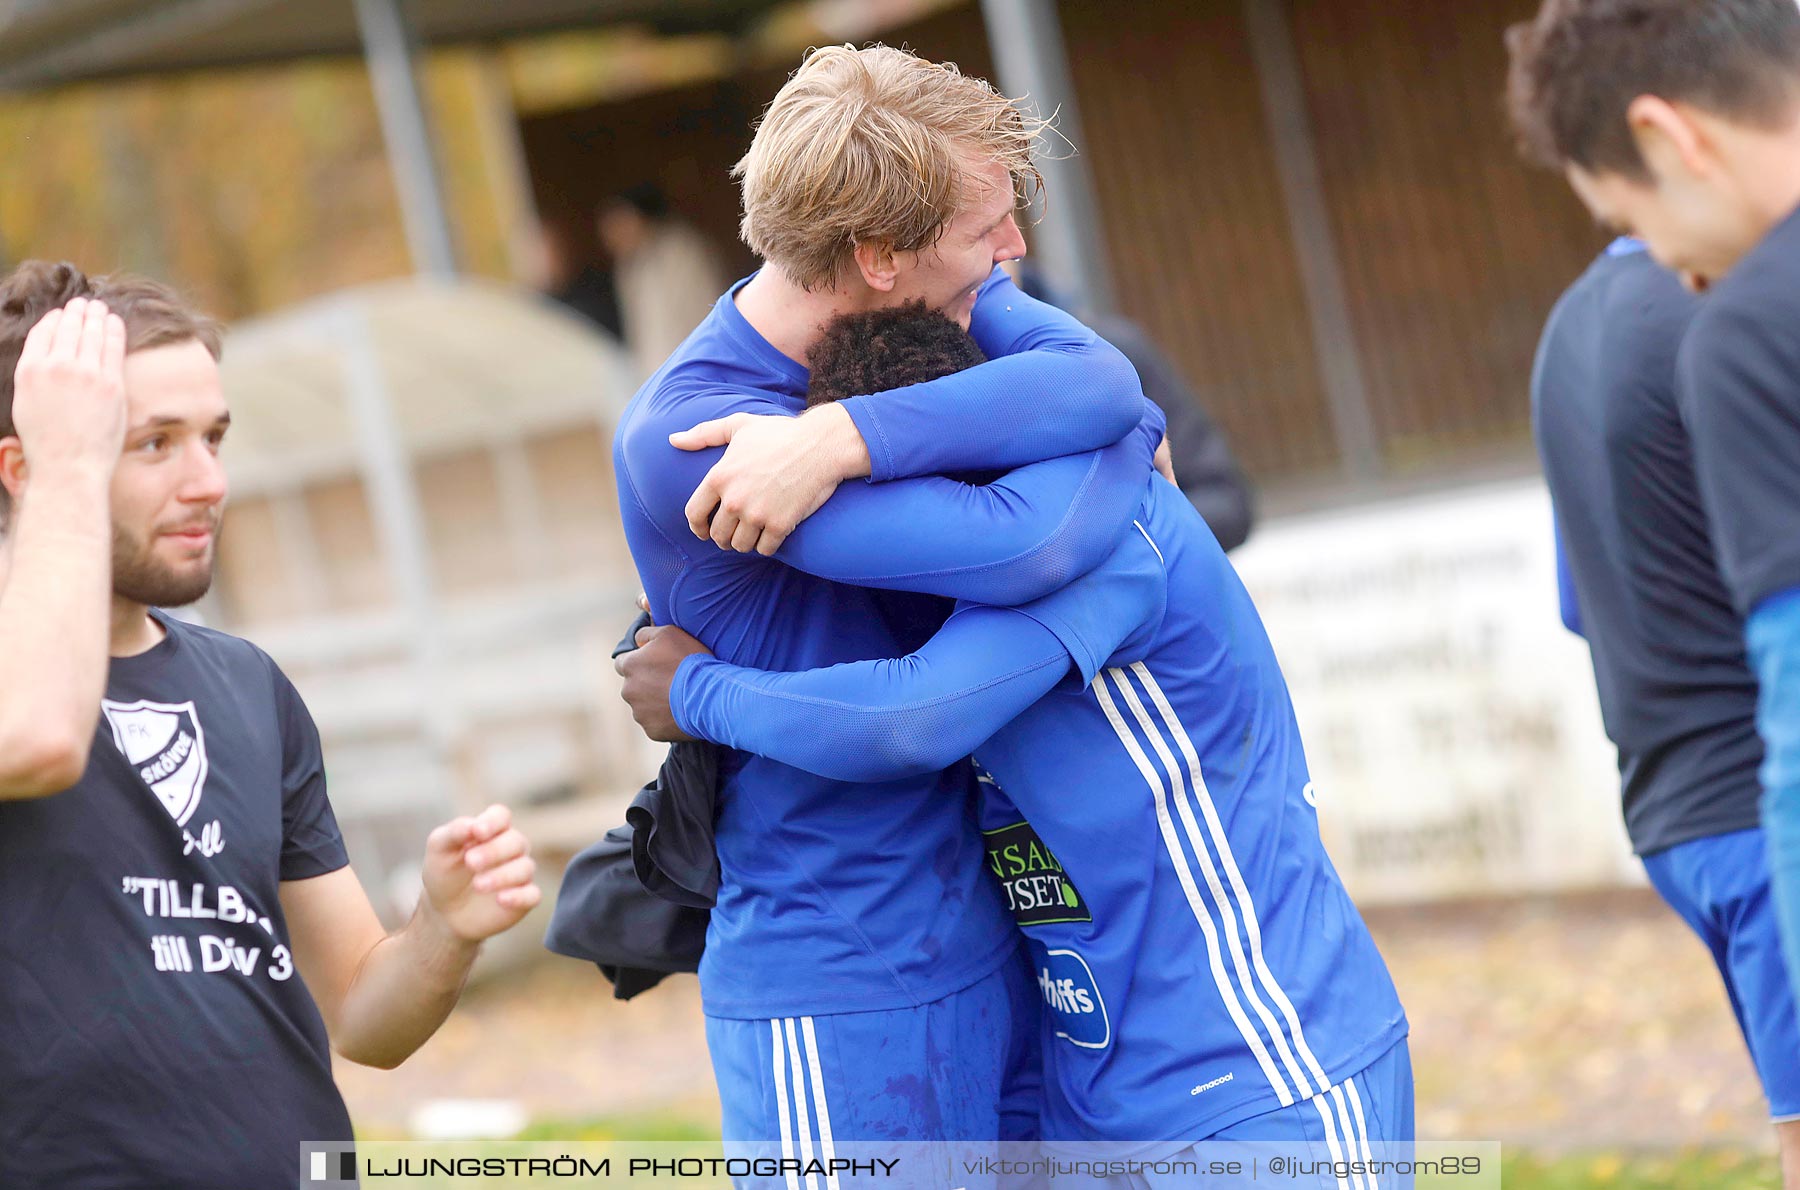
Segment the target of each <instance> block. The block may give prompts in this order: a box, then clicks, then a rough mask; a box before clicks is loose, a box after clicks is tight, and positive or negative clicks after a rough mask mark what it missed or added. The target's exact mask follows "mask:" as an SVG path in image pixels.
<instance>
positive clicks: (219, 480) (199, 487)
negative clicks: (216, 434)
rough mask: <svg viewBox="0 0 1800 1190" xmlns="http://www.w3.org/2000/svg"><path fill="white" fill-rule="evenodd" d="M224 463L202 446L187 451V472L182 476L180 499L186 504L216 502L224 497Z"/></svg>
mask: <svg viewBox="0 0 1800 1190" xmlns="http://www.w3.org/2000/svg"><path fill="white" fill-rule="evenodd" d="M225 489H226V483H225V464H224V463H222V462H220V461H219V456H218V455H216V454H214V453H213V452H212V451H211V450H210V449H208V448H207V447H204V446H196V447H194V448H193V449H192V450H191V451H190V452H189V461H188V465H187V474H186V475H185V476H184V477H183V483H182V485H181V492H180V499H181V500H182V502H183V503H187V504H217V503H219V502H220V501H221V500H223V499H225Z"/></svg>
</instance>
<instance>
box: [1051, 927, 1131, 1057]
mask: <svg viewBox="0 0 1800 1190" xmlns="http://www.w3.org/2000/svg"><path fill="white" fill-rule="evenodd" d="M1037 969H1038V991H1040V992H1042V993H1043V996H1044V1004H1045V1006H1046V1007H1048V1008H1049V1009H1050V1017H1051V1020H1052V1021H1053V1023H1054V1028H1055V1031H1056V1035H1057V1036H1058V1037H1061V1038H1063V1039H1065V1040H1067V1041H1068V1042H1069V1043H1070V1044H1072V1045H1078V1046H1080V1047H1082V1048H1083V1049H1093V1050H1097V1049H1105V1048H1106V1047H1107V1046H1108V1045H1109V1044H1111V1042H1112V1020H1111V1018H1110V1017H1108V1016H1107V1014H1106V1001H1105V999H1104V998H1102V997H1101V995H1100V986H1099V985H1098V984H1097V983H1095V982H1094V972H1093V969H1092V968H1091V967H1089V966H1088V965H1087V960H1086V959H1084V958H1082V957H1081V956H1080V955H1078V954H1076V953H1075V952H1074V951H1072V950H1044V951H1040V952H1039V958H1038V963H1037Z"/></svg>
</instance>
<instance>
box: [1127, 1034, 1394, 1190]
mask: <svg viewBox="0 0 1800 1190" xmlns="http://www.w3.org/2000/svg"><path fill="white" fill-rule="evenodd" d="M1412 1139H1413V1076H1412V1054H1411V1051H1409V1050H1408V1049H1407V1046H1406V1039H1405V1038H1404V1037H1403V1038H1401V1039H1400V1040H1399V1041H1397V1042H1395V1043H1394V1045H1393V1046H1392V1048H1390V1049H1389V1050H1388V1051H1387V1052H1386V1053H1384V1054H1382V1055H1381V1057H1379V1058H1377V1059H1375V1060H1374V1061H1373V1062H1371V1063H1369V1065H1368V1066H1366V1067H1364V1068H1363V1069H1362V1070H1361V1071H1359V1072H1357V1073H1356V1074H1353V1075H1351V1076H1350V1077H1349V1078H1347V1079H1344V1080H1342V1081H1341V1082H1339V1083H1337V1084H1335V1085H1333V1086H1331V1087H1328V1088H1327V1089H1326V1090H1324V1091H1323V1092H1321V1093H1320V1094H1318V1095H1315V1096H1313V1097H1312V1098H1311V1099H1302V1100H1300V1101H1299V1102H1297V1103H1294V1104H1291V1105H1289V1106H1287V1107H1278V1108H1276V1109H1275V1110H1274V1111H1270V1112H1264V1113H1263V1114H1262V1115H1260V1116H1251V1117H1250V1118H1249V1119H1248V1120H1239V1121H1238V1122H1237V1123H1235V1124H1233V1125H1231V1126H1230V1127H1228V1128H1225V1129H1223V1130H1221V1131H1219V1132H1215V1133H1214V1134H1213V1135H1211V1136H1209V1137H1207V1138H1206V1139H1205V1140H1203V1141H1201V1142H1200V1143H1199V1144H1197V1145H1192V1146H1190V1147H1188V1148H1186V1149H1183V1150H1181V1151H1180V1152H1177V1153H1170V1154H1167V1155H1157V1156H1156V1157H1154V1160H1155V1161H1156V1162H1159V1163H1163V1164H1171V1163H1178V1162H1183V1161H1187V1162H1192V1163H1194V1164H1196V1165H1198V1166H1199V1167H1200V1168H1201V1169H1205V1168H1206V1165H1207V1163H1208V1162H1210V1161H1215V1160H1219V1161H1225V1160H1230V1159H1232V1158H1234V1157H1237V1158H1240V1159H1242V1160H1244V1161H1246V1162H1247V1161H1248V1160H1249V1159H1250V1157H1251V1155H1253V1154H1254V1155H1255V1156H1257V1157H1258V1158H1259V1159H1261V1160H1262V1161H1264V1162H1267V1160H1268V1158H1269V1156H1270V1155H1271V1154H1272V1153H1275V1152H1278V1153H1280V1154H1281V1155H1283V1156H1285V1157H1287V1158H1289V1159H1295V1158H1299V1159H1302V1160H1304V1161H1306V1162H1307V1165H1308V1168H1309V1170H1310V1169H1311V1168H1312V1167H1313V1166H1314V1165H1316V1166H1317V1167H1318V1170H1317V1173H1316V1176H1301V1175H1299V1174H1293V1175H1291V1176H1284V1177H1282V1178H1280V1179H1279V1184H1280V1185H1281V1186H1284V1187H1290V1188H1292V1190H1315V1188H1316V1190H1411V1187H1412V1185H1413V1179H1412V1176H1411V1175H1410V1174H1405V1175H1402V1174H1391V1173H1386V1172H1382V1173H1378V1174H1375V1175H1373V1176H1371V1175H1369V1174H1367V1173H1362V1172H1357V1173H1355V1174H1353V1175H1351V1176H1346V1177H1342V1178H1340V1177H1339V1176H1338V1174H1337V1172H1336V1169H1337V1167H1338V1166H1339V1165H1347V1164H1348V1163H1352V1162H1358V1161H1361V1162H1365V1163H1371V1164H1372V1163H1373V1162H1375V1161H1392V1162H1407V1161H1410V1160H1411V1158H1412V1155H1413V1154H1412V1146H1411V1144H1410V1143H1409V1142H1411V1141H1412ZM1237 1144H1244V1145H1249V1146H1257V1147H1252V1148H1245V1149H1241V1150H1238V1149H1234V1147H1233V1146H1235V1145H1237ZM1264 1144H1267V1145H1269V1146H1271V1147H1270V1148H1269V1149H1264V1148H1261V1147H1260V1146H1262V1145H1264ZM1371 1145H1374V1146H1376V1147H1374V1148H1371ZM1328 1169H1329V1170H1330V1172H1326V1171H1327V1170H1328ZM1248 1184H1249V1181H1248V1179H1247V1178H1245V1177H1244V1176H1242V1175H1235V1176H1231V1175H1226V1176H1225V1177H1224V1179H1223V1180H1214V1181H1211V1182H1209V1181H1208V1180H1207V1179H1206V1177H1205V1175H1202V1176H1201V1178H1200V1180H1199V1181H1198V1182H1196V1181H1195V1179H1194V1175H1193V1174H1191V1173H1187V1172H1179V1173H1171V1174H1168V1175H1166V1176H1165V1175H1162V1174H1158V1173H1154V1172H1150V1173H1134V1174H1125V1175H1121V1176H1120V1177H1115V1178H1112V1179H1109V1187H1111V1188H1112V1190H1174V1188H1175V1187H1177V1186H1179V1187H1182V1188H1183V1190H1191V1188H1193V1187H1197V1186H1198V1187H1207V1186H1214V1185H1216V1186H1218V1187H1220V1188H1221V1190H1222V1188H1223V1187H1227V1186H1240V1185H1248Z"/></svg>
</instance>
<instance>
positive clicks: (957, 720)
mask: <svg viewBox="0 0 1800 1190" xmlns="http://www.w3.org/2000/svg"><path fill="white" fill-rule="evenodd" d="M1068 671H1069V654H1068V651H1067V650H1066V649H1064V648H1063V644H1062V642H1061V641H1060V640H1058V639H1057V637H1056V635H1055V634H1054V633H1053V632H1051V631H1050V630H1049V629H1048V628H1045V627H1043V626H1042V625H1041V624H1039V623H1038V622H1037V621H1036V620H1034V619H1032V618H1031V617H1030V616H1026V615H1022V614H1020V613H1019V612H1015V611H1012V610H1009V609H1006V608H993V607H969V608H965V609H963V610H961V611H959V612H957V613H956V614H955V615H953V616H951V617H950V619H949V621H948V622H947V623H946V624H945V625H944V627H943V628H942V629H940V630H939V631H938V634H937V635H936V636H934V637H932V638H931V640H930V641H928V642H927V643H926V644H925V646H924V647H923V648H922V649H920V650H919V651H918V652H916V653H914V654H912V655H911V656H907V657H900V658H897V659H893V660H879V661H857V662H853V663H850V664H847V665H833V666H829V667H827V668H824V669H812V670H806V671H803V672H801V673H765V672H763V671H761V670H754V669H744V668H742V667H740V666H736V665H731V664H728V663H726V662H724V661H720V660H718V659H716V658H714V657H711V656H708V655H706V654H696V655H695V656H693V657H690V658H688V659H687V660H686V661H683V662H682V663H681V668H680V669H679V670H678V671H676V674H675V683H674V685H673V686H672V687H671V688H670V690H669V706H670V709H672V710H673V711H674V712H675V721H676V722H677V723H678V724H680V725H681V728H682V730H683V731H685V732H687V733H688V734H689V735H692V736H696V737H698V738H700V739H707V740H712V741H714V742H715V743H720V744H725V745H727V746H728V747H732V748H737V749H740V750H741V751H745V752H753V753H755V754H757V755H759V756H766V757H769V758H770V759H772V760H778V761H780V762H781V763H783V764H788V765H792V766H794V767H795V768H799V769H805V770H806V771H807V772H810V773H817V774H819V775H820V776H822V777H830V778H832V779H833V780H838V781H889V780H893V779H895V778H898V777H903V776H908V775H911V774H914V773H929V772H935V771H937V770H939V769H944V768H948V767H949V766H950V765H952V764H954V763H955V762H956V761H958V760H961V759H962V758H963V757H965V756H967V755H969V754H970V753H971V752H973V751H975V749H976V748H978V747H980V746H981V744H982V743H983V742H984V741H985V740H987V738H988V737H989V736H991V735H993V734H994V733H995V732H996V731H998V730H999V729H1000V728H1001V727H1003V726H1005V725H1006V724H1007V723H1008V722H1010V721H1011V720H1012V719H1014V718H1016V717H1017V716H1018V715H1019V713H1020V712H1021V711H1023V710H1025V708H1026V707H1029V706H1030V705H1031V704H1032V703H1034V702H1036V701H1037V700H1038V699H1040V698H1042V697H1043V696H1044V695H1045V694H1047V693H1049V691H1050V689H1051V688H1052V687H1053V686H1055V685H1056V683H1057V682H1058V681H1060V680H1061V679H1062V677H1063V675H1064V674H1066V673H1067V672H1068Z"/></svg>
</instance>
